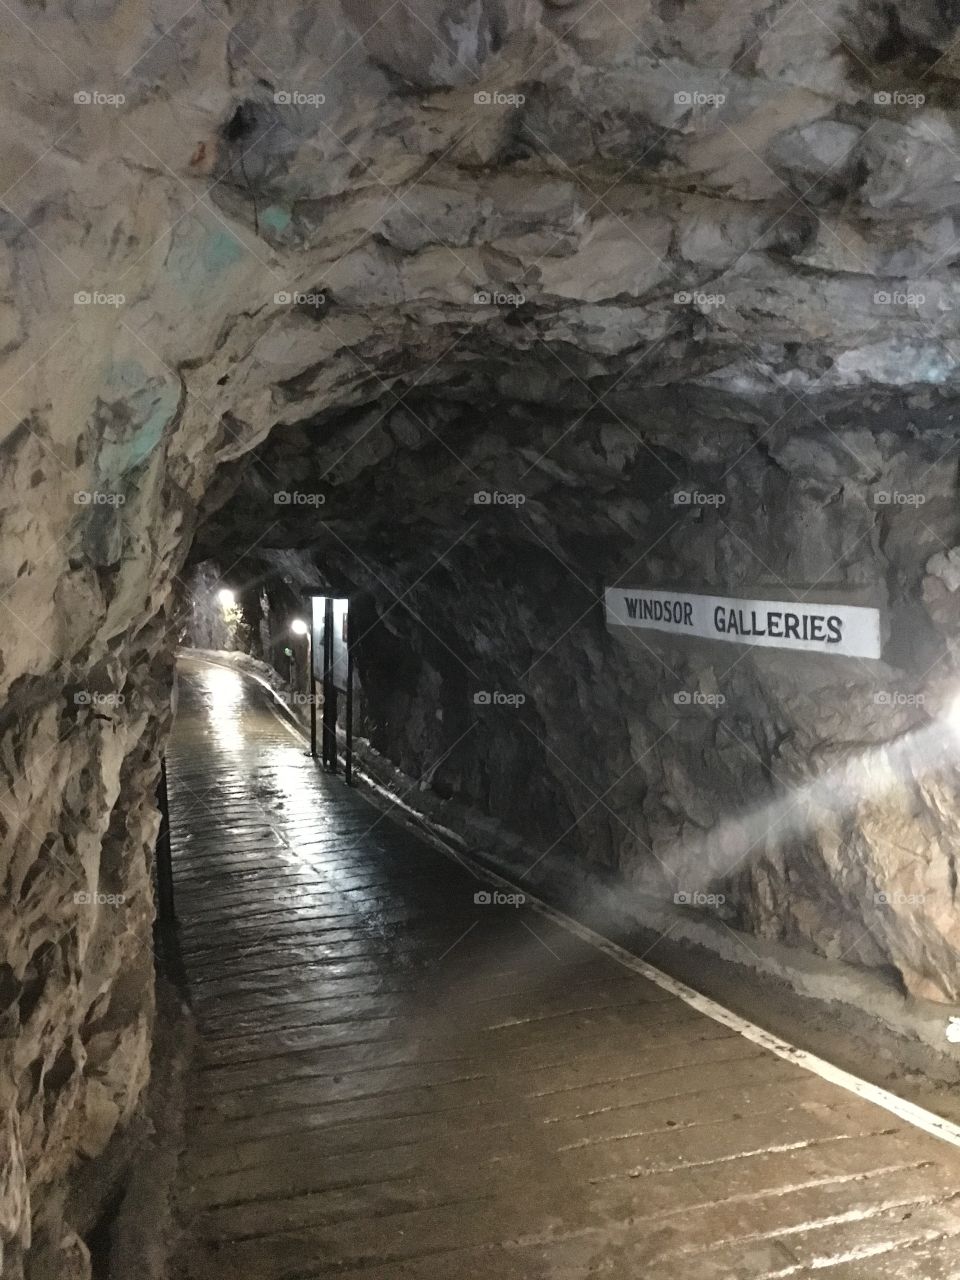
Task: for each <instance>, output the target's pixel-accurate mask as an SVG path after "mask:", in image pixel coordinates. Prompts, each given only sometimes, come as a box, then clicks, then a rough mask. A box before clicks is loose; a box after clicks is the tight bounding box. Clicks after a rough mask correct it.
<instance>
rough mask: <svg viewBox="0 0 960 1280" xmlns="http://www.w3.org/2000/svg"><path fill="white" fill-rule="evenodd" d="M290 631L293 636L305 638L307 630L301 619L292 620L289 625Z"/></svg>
mask: <svg viewBox="0 0 960 1280" xmlns="http://www.w3.org/2000/svg"><path fill="white" fill-rule="evenodd" d="M290 630H291V631H292V632H293V634H294V635H295V636H305V635H306V634H307V631H308V630H309V628H308V627H307V624H306V623H305V622H304V620H303V619H302V618H294V620H293V621H292V622H291V623H290Z"/></svg>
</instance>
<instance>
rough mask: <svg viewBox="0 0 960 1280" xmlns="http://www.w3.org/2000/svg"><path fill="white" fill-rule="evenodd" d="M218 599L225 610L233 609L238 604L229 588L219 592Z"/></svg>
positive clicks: (223, 588)
mask: <svg viewBox="0 0 960 1280" xmlns="http://www.w3.org/2000/svg"><path fill="white" fill-rule="evenodd" d="M217 599H218V600H219V601H220V603H221V604H222V605H223V607H224V609H232V608H233V606H234V605H235V604H236V603H237V597H236V596H235V595H234V594H233V592H232V591H231V590H230V588H229V587H222V588H221V590H219V591H218V592H217Z"/></svg>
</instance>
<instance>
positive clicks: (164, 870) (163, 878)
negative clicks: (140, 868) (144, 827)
mask: <svg viewBox="0 0 960 1280" xmlns="http://www.w3.org/2000/svg"><path fill="white" fill-rule="evenodd" d="M157 808H158V809H159V810H160V830H159V831H158V832H157V853H156V864H157V921H158V923H159V925H160V928H161V931H165V930H167V929H173V928H175V926H176V922H177V912H176V908H175V905H174V900H173V858H172V856H171V851H170V797H169V795H168V793H167V759H166V756H161V757H160V777H159V778H158V779H157Z"/></svg>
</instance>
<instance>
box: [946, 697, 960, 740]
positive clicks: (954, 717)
mask: <svg viewBox="0 0 960 1280" xmlns="http://www.w3.org/2000/svg"><path fill="white" fill-rule="evenodd" d="M947 724H948V725H949V726H950V728H951V729H952V730H953V732H954V733H955V734H956V735H957V737H958V738H960V696H958V697H956V698H954V700H953V701H952V702H951V703H950V705H949V706H948V707H947Z"/></svg>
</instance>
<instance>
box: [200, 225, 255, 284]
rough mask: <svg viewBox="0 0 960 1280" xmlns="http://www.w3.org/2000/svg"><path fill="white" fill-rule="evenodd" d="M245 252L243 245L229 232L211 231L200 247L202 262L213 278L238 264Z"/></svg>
mask: <svg viewBox="0 0 960 1280" xmlns="http://www.w3.org/2000/svg"><path fill="white" fill-rule="evenodd" d="M243 252H244V249H243V245H241V243H240V241H239V240H238V239H237V237H236V236H234V235H231V234H230V232H229V231H211V232H210V233H209V234H208V235H207V238H206V239H205V240H204V242H203V244H202V245H201V247H200V262H201V264H202V266H203V267H204V269H205V270H206V271H207V272H208V273H209V274H210V275H211V276H217V275H219V274H220V273H221V272H222V271H226V270H227V268H228V267H232V266H233V264H234V263H235V262H238V261H239V260H240V258H241V257H242V256H243Z"/></svg>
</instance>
